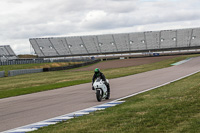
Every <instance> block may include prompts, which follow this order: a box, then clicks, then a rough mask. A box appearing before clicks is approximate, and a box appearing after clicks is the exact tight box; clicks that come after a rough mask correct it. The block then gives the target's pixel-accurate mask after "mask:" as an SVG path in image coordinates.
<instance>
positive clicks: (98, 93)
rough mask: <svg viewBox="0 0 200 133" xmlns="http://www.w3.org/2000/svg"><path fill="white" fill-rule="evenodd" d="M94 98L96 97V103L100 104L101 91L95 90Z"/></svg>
mask: <svg viewBox="0 0 200 133" xmlns="http://www.w3.org/2000/svg"><path fill="white" fill-rule="evenodd" d="M96 97H97V101H98V102H101V100H102V93H101V90H99V89H98V90H97V91H96Z"/></svg>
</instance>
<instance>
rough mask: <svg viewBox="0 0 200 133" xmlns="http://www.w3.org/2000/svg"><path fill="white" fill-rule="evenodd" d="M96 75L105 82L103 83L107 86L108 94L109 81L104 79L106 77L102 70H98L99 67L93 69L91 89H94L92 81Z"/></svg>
mask: <svg viewBox="0 0 200 133" xmlns="http://www.w3.org/2000/svg"><path fill="white" fill-rule="evenodd" d="M98 77H99V78H100V79H102V81H104V82H105V85H106V87H107V89H108V95H110V85H109V83H108V82H107V81H106V77H105V76H104V74H103V73H102V72H100V69H99V68H96V69H95V70H94V76H93V78H92V90H94V87H93V83H94V81H95V79H97V78H98Z"/></svg>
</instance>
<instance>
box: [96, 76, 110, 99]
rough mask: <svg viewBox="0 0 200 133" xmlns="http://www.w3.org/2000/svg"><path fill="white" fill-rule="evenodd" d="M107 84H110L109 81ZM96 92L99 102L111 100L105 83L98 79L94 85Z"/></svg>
mask: <svg viewBox="0 0 200 133" xmlns="http://www.w3.org/2000/svg"><path fill="white" fill-rule="evenodd" d="M106 81H107V83H109V81H108V79H106ZM93 87H94V90H95V91H96V97H97V101H99V102H101V100H102V99H109V95H108V91H107V87H106V85H105V81H102V79H100V78H97V79H96V80H95V82H94V84H93Z"/></svg>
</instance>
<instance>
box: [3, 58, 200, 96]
mask: <svg viewBox="0 0 200 133" xmlns="http://www.w3.org/2000/svg"><path fill="white" fill-rule="evenodd" d="M193 56H199V55H186V56H181V57H175V58H173V59H168V60H163V61H161V62H157V63H152V64H145V65H140V66H133V67H126V68H115V69H106V70H103V73H104V74H105V75H106V78H108V79H112V78H117V77H123V76H128V75H133V74H137V73H141V72H146V71H151V70H155V69H161V68H165V67H169V66H170V64H172V63H175V62H177V61H180V60H183V59H186V58H188V57H193ZM92 75H93V72H92V71H76V72H74V71H70V70H67V71H56V72H46V73H34V74H27V75H19V76H14V77H6V78H0V98H6V97H12V96H17V95H23V94H30V93H33V92H39V91H45V90H51V89H56V88H61V87H67V86H71V85H76V84H81V83H88V82H91V79H92ZM77 80H78V81H79V82H76V81H77Z"/></svg>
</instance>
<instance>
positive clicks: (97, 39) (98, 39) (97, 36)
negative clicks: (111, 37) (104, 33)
mask: <svg viewBox="0 0 200 133" xmlns="http://www.w3.org/2000/svg"><path fill="white" fill-rule="evenodd" d="M96 38H97V43H98V44H97V45H98V47H99V50H100V53H102V52H101V47H100V45H99V44H100V42H99V38H98V36H96Z"/></svg>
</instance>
